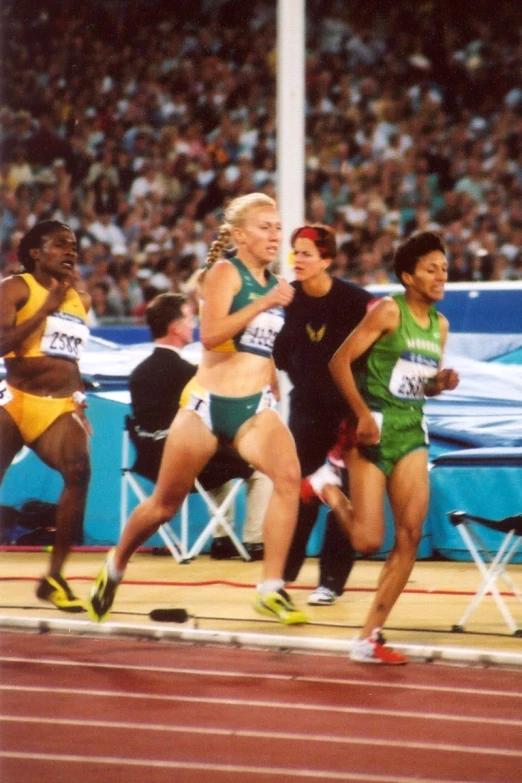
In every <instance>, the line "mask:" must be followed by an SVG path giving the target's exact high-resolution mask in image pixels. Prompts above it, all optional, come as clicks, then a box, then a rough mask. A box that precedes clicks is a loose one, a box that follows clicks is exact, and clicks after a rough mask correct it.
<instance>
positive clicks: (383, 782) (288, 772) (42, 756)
mask: <svg viewBox="0 0 522 783" xmlns="http://www.w3.org/2000/svg"><path fill="white" fill-rule="evenodd" d="M0 758H10V759H27V760H31V761H50V762H53V763H56V762H57V761H59V762H62V763H65V762H71V763H79V764H101V765H110V764H112V765H117V766H118V767H126V766H127V767H145V769H148V768H150V767H153V768H156V769H158V768H159V769H191V770H201V771H202V772H207V771H210V772H228V773H230V774H236V773H237V774H241V773H242V774H245V773H248V774H257V775H272V776H276V775H277V776H279V777H289V778H307V779H309V780H321V781H323V780H342V781H356V783H473V781H470V778H466V780H465V781H464V780H448V779H447V778H445V779H444V780H440V779H438V778H437V779H435V778H420V777H418V775H415V776H414V777H409V776H408V777H405V776H403V775H400V776H398V775H378V774H377V775H376V774H373V773H372V774H359V773H357V772H327V771H326V770H308V769H289V768H288V767H247V766H242V765H239V764H216V763H214V762H213V763H211V764H197V763H191V762H182V761H155V760H152V759H148V758H147V759H129V758H114V757H110V756H72V755H59V754H54V753H15V752H5V751H0Z"/></svg>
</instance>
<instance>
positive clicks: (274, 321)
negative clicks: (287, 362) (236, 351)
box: [239, 307, 285, 356]
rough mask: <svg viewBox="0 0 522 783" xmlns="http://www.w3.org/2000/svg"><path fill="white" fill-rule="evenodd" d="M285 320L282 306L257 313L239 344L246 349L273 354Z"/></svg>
mask: <svg viewBox="0 0 522 783" xmlns="http://www.w3.org/2000/svg"><path fill="white" fill-rule="evenodd" d="M284 322H285V317H284V311H283V308H282V307H274V308H272V309H271V310H267V311H266V312H264V313H260V314H259V315H257V316H256V317H255V318H254V319H253V320H252V321H251V322H250V323H249V325H248V326H247V328H246V329H245V331H244V332H243V334H242V335H241V338H240V341H239V344H240V346H241V347H242V348H243V349H244V350H246V351H252V352H254V353H259V354H262V355H263V356H271V355H272V350H273V348H274V343H275V339H276V337H277V335H278V334H279V332H280V331H281V329H282V328H283V324H284Z"/></svg>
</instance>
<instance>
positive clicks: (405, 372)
mask: <svg viewBox="0 0 522 783" xmlns="http://www.w3.org/2000/svg"><path fill="white" fill-rule="evenodd" d="M438 369H439V363H438V361H437V360H436V359H430V358H429V357H427V356H423V355H422V354H418V353H413V352H411V351H405V352H404V353H403V354H402V356H401V357H400V358H399V359H398V361H397V363H396V364H395V367H394V368H393V372H392V374H391V378H390V384H389V387H388V389H389V391H390V392H391V393H392V394H393V396H394V397H397V398H398V399H400V400H423V399H424V389H425V386H426V382H427V381H428V380H429V379H430V378H433V377H434V376H435V375H436V374H437V372H438Z"/></svg>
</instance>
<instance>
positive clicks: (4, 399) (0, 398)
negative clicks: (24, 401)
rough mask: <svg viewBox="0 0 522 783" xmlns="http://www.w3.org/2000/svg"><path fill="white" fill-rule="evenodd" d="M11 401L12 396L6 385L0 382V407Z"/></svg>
mask: <svg viewBox="0 0 522 783" xmlns="http://www.w3.org/2000/svg"><path fill="white" fill-rule="evenodd" d="M12 399H13V395H12V393H11V390H10V388H9V386H8V385H7V383H6V382H5V381H0V405H7V403H8V402H11V400H12Z"/></svg>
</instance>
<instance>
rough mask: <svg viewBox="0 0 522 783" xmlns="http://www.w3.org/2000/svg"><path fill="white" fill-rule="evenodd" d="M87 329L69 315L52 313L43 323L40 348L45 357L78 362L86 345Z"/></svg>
mask: <svg viewBox="0 0 522 783" xmlns="http://www.w3.org/2000/svg"><path fill="white" fill-rule="evenodd" d="M88 336H89V329H88V327H87V326H86V325H85V323H84V322H83V321H82V320H81V318H78V317H77V316H74V315H69V313H53V314H52V315H49V316H48V317H47V319H46V322H45V331H44V333H43V336H42V340H41V343H40V348H41V350H42V353H44V354H46V355H47V356H55V357H58V358H61V359H72V360H73V361H78V359H79V358H80V356H81V354H82V352H83V349H84V348H85V345H86V343H87V338H88Z"/></svg>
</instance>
